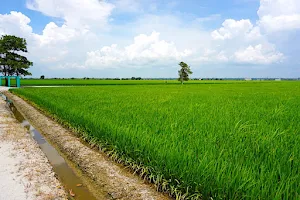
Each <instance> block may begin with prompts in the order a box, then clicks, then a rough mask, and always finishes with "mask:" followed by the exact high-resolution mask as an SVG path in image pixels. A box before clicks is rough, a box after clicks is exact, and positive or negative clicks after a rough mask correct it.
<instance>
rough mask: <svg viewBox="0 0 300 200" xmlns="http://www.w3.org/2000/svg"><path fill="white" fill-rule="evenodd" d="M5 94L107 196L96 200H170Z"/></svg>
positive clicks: (33, 110)
mask: <svg viewBox="0 0 300 200" xmlns="http://www.w3.org/2000/svg"><path fill="white" fill-rule="evenodd" d="M5 95H6V96H7V97H8V98H9V99H11V100H13V102H14V105H15V107H16V108H17V109H18V110H19V111H20V112H21V113H22V114H23V115H24V117H25V118H26V119H27V120H28V121H29V122H30V123H31V124H32V125H33V126H34V127H35V128H36V129H37V130H39V131H40V132H41V133H42V134H43V135H44V136H45V137H46V139H48V140H49V141H50V142H51V143H53V144H54V145H55V146H57V147H58V148H59V149H60V151H61V152H63V154H65V156H66V157H67V158H68V159H69V160H71V161H72V162H74V163H75V164H76V165H77V166H78V167H79V168H80V169H81V170H82V171H83V172H84V174H86V175H88V176H89V177H90V178H91V179H92V180H94V181H95V183H97V184H98V185H99V186H100V187H101V190H102V192H104V193H106V194H107V195H105V196H106V197H105V198H103V197H99V199H120V200H121V199H122V200H167V199H170V198H169V197H168V196H166V195H164V194H162V193H159V192H157V191H156V190H155V188H154V187H153V186H152V185H149V184H147V183H145V182H144V181H143V180H142V179H140V178H139V177H138V176H136V175H133V174H131V173H130V172H129V171H128V170H126V169H125V168H124V167H122V166H119V165H118V164H116V163H114V162H113V161H111V160H109V159H108V158H107V156H106V155H105V154H103V153H101V152H96V151H95V150H93V149H91V148H89V147H88V146H86V145H84V144H83V143H82V142H81V141H80V139H79V138H77V137H76V136H75V135H74V134H73V133H72V132H71V131H69V130H67V129H65V128H64V127H62V126H61V125H60V124H58V123H57V122H55V121H54V120H52V119H50V118H49V117H47V116H45V115H44V114H42V113H41V112H40V111H38V110H37V109H36V108H34V107H33V106H31V105H30V104H29V103H27V102H26V101H24V100H23V99H21V98H19V97H17V96H15V95H13V94H11V93H9V92H5Z"/></svg>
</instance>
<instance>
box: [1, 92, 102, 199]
mask: <svg viewBox="0 0 300 200" xmlns="http://www.w3.org/2000/svg"><path fill="white" fill-rule="evenodd" d="M0 96H1V94H0ZM2 96H3V98H4V99H5V100H6V101H7V103H8V105H9V107H10V109H11V111H12V112H13V114H14V116H15V117H16V119H17V120H18V121H19V122H21V123H22V125H23V126H24V127H25V128H27V129H28V130H29V132H30V133H31V135H32V137H33V139H34V140H35V141H36V142H37V143H38V144H39V146H40V148H41V149H42V151H43V152H44V153H45V155H46V156H47V158H48V160H49V162H50V164H51V165H52V167H53V171H54V172H55V173H56V174H57V175H58V177H59V180H60V181H61V183H62V184H63V185H64V187H65V188H66V189H67V192H68V193H69V195H70V190H71V191H72V192H71V193H73V194H75V196H74V197H71V198H73V199H77V200H94V199H97V198H95V196H93V194H92V193H91V192H90V191H89V189H88V188H87V187H86V186H85V185H84V184H83V180H82V178H81V177H79V176H77V175H76V174H75V172H74V171H73V169H72V168H71V167H70V166H69V165H68V163H67V162H66V161H65V159H64V158H63V157H62V156H60V155H59V153H58V151H57V150H56V149H55V148H54V147H53V146H52V145H51V144H49V143H48V142H47V141H46V140H45V139H44V137H43V136H42V135H41V134H40V133H39V131H37V130H36V129H35V128H34V127H33V126H31V124H30V123H29V122H28V121H27V120H26V119H25V118H24V117H23V115H22V114H21V113H20V112H19V111H18V110H17V109H16V107H15V106H14V105H13V103H12V102H10V101H9V100H8V99H7V98H6V97H5V96H4V95H2ZM78 184H82V185H80V186H79V185H78Z"/></svg>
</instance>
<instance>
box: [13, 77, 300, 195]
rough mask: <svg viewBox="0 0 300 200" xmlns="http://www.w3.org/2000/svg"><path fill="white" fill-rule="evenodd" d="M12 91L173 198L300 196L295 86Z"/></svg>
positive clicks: (299, 89)
mask: <svg viewBox="0 0 300 200" xmlns="http://www.w3.org/2000/svg"><path fill="white" fill-rule="evenodd" d="M11 91H12V92H13V93H15V94H18V95H20V96H22V97H24V98H26V99H28V100H30V101H32V102H34V103H35V104H36V105H38V106H39V107H41V108H43V109H44V110H46V111H47V112H49V113H51V114H52V115H54V116H56V117H57V118H58V119H59V120H60V121H61V122H62V123H64V124H68V125H69V126H71V127H73V128H76V129H78V130H80V131H82V132H84V134H85V135H86V137H87V138H88V139H89V140H91V141H94V142H96V143H99V144H100V143H101V145H102V146H103V144H107V148H109V150H111V149H113V150H114V151H115V152H117V155H118V157H121V158H122V159H125V158H126V159H132V160H133V161H134V163H135V164H134V165H139V166H144V168H143V169H147V170H148V172H149V173H148V178H149V177H150V180H152V181H153V182H156V183H157V184H160V186H159V187H160V189H166V188H167V189H168V190H169V191H173V192H171V193H172V194H174V195H176V194H179V193H178V192H177V193H176V191H182V193H181V194H184V193H186V192H187V191H188V192H187V193H186V194H187V196H188V197H189V198H190V199H192V198H195V199H196V197H195V196H194V197H193V196H192V195H193V194H199V193H200V194H201V195H202V196H203V198H204V199H209V198H210V197H211V198H213V199H272V200H273V199H278V200H279V199H299V198H300V195H299V194H300V187H299V183H300V173H299V169H300V165H299V159H300V148H299V143H300V134H299V132H300V123H299V121H300V82H259V83H257V82H247V83H244V84H189V85H183V86H181V85H129V86H128V85H122V86H109V87H108V86H87V87H68V88H24V89H18V90H11ZM104 148H106V146H104ZM122 156H123V157H122ZM134 165H133V167H134ZM151 177H152V179H151ZM153 177H155V178H153ZM163 180H164V181H163ZM162 183H166V185H167V186H165V188H164V185H162ZM174 188H176V189H174ZM174 191H175V192H174Z"/></svg>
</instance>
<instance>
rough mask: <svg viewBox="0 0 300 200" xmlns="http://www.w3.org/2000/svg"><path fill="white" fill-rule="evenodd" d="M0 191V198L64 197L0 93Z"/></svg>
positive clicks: (46, 163)
mask: <svg viewBox="0 0 300 200" xmlns="http://www.w3.org/2000/svg"><path fill="white" fill-rule="evenodd" d="M1 90H2V89H1ZM3 90H4V89H3ZM3 90H2V91H3ZM0 191H1V192H0V199H12V200H13V199H16V200H31V199H32V200H33V199H34V200H35V199H37V200H39V199H66V194H65V192H64V189H63V188H62V186H61V184H60V183H59V181H58V180H57V179H56V178H55V176H54V173H53V171H52V167H51V165H50V164H49V163H48V160H47V158H46V157H45V155H44V154H43V152H42V151H41V149H40V148H39V146H38V145H37V144H36V143H35V141H34V140H33V139H32V137H31V136H30V135H29V134H28V133H27V130H26V129H24V128H23V127H22V126H21V125H20V124H19V123H18V122H17V120H16V119H15V118H14V117H13V116H12V114H11V112H10V111H9V108H8V107H7V106H6V103H5V101H4V100H3V99H2V98H1V97H0Z"/></svg>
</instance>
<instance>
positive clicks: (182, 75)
mask: <svg viewBox="0 0 300 200" xmlns="http://www.w3.org/2000/svg"><path fill="white" fill-rule="evenodd" d="M179 66H180V70H179V71H178V75H179V78H178V80H179V81H180V82H181V84H183V82H184V81H188V80H189V75H190V74H193V72H192V71H191V68H190V66H188V64H186V63H185V62H180V63H179Z"/></svg>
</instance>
